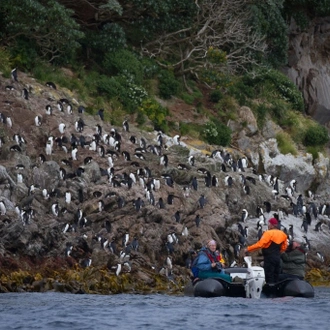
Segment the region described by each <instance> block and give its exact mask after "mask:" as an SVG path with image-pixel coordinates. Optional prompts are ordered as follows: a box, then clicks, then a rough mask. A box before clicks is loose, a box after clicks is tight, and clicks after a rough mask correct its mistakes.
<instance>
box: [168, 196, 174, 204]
mask: <svg viewBox="0 0 330 330" xmlns="http://www.w3.org/2000/svg"><path fill="white" fill-rule="evenodd" d="M174 197H175V196H174V195H173V194H168V195H167V204H169V205H172V204H173V200H174Z"/></svg>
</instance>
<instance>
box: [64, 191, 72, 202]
mask: <svg viewBox="0 0 330 330" xmlns="http://www.w3.org/2000/svg"><path fill="white" fill-rule="evenodd" d="M65 203H66V204H70V203H71V192H70V191H66V192H65Z"/></svg>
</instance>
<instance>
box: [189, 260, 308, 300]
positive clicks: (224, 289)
mask: <svg viewBox="0 0 330 330" xmlns="http://www.w3.org/2000/svg"><path fill="white" fill-rule="evenodd" d="M244 260H245V262H246V264H247V267H232V268H226V269H225V273H226V274H227V275H230V278H231V280H230V281H229V280H228V276H227V277H225V276H224V278H221V277H212V278H206V279H202V280H198V281H196V282H194V283H189V284H188V285H187V286H186V287H185V291H184V294H185V295H186V296H194V297H205V298H209V297H222V296H227V297H243V298H254V299H259V298H262V297H265V298H275V297H284V296H293V297H304V298H312V297H314V288H313V287H312V285H311V284H309V283H308V282H307V281H304V280H299V279H286V280H283V281H280V282H278V283H275V284H265V272H264V269H263V268H262V267H257V266H252V265H251V257H245V258H244Z"/></svg>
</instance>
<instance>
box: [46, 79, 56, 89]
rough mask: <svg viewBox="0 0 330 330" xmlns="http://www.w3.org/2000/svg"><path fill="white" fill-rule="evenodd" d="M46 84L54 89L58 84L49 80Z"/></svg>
mask: <svg viewBox="0 0 330 330" xmlns="http://www.w3.org/2000/svg"><path fill="white" fill-rule="evenodd" d="M46 86H47V87H49V88H52V89H56V85H55V84H54V83H53V82H51V81H47V82H46Z"/></svg>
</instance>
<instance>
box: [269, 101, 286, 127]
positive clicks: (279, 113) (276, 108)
mask: <svg viewBox="0 0 330 330" xmlns="http://www.w3.org/2000/svg"><path fill="white" fill-rule="evenodd" d="M269 111H270V114H271V116H272V118H273V119H274V120H275V121H276V122H277V123H278V124H280V125H281V124H282V123H283V122H284V121H285V118H286V116H287V113H288V111H289V106H288V104H287V103H286V102H285V101H283V100H281V99H279V100H276V99H275V100H274V101H272V105H271V106H270V109H269Z"/></svg>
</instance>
